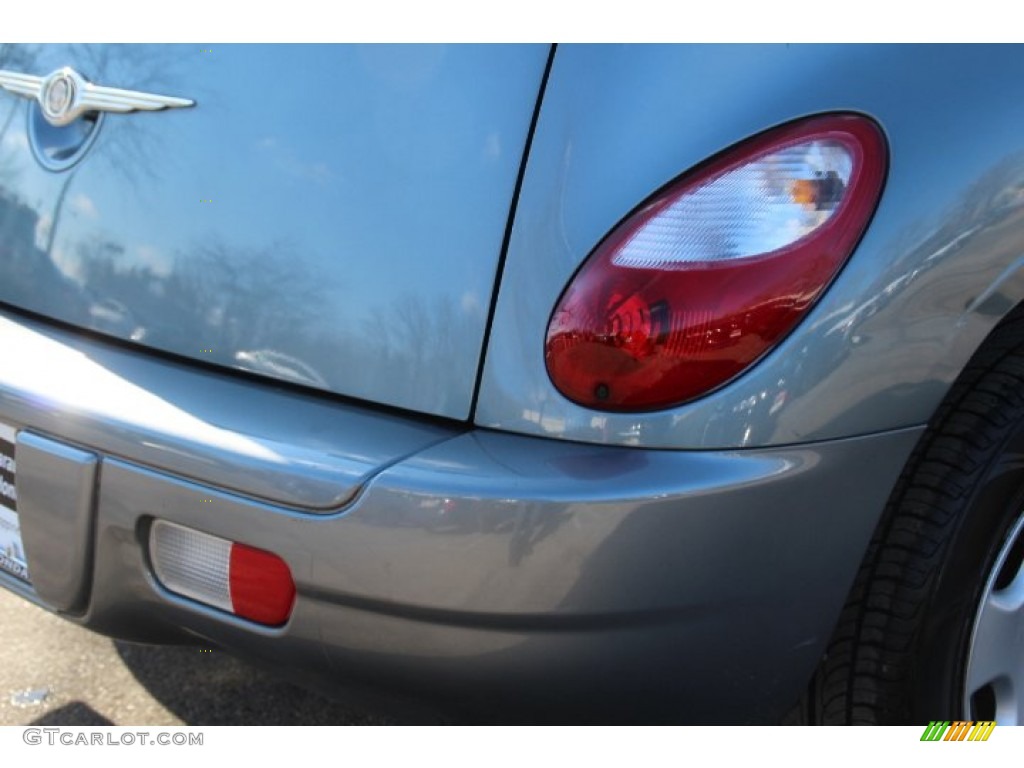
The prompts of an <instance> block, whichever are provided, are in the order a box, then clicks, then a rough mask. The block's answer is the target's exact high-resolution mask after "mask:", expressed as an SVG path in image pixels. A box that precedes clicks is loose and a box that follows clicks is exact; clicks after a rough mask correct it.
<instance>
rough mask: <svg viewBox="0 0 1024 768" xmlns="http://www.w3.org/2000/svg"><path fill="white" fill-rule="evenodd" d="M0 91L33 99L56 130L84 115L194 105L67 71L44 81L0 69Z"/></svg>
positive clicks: (69, 69) (40, 78) (55, 73)
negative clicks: (99, 83) (112, 85)
mask: <svg viewBox="0 0 1024 768" xmlns="http://www.w3.org/2000/svg"><path fill="white" fill-rule="evenodd" d="M0 88H6V89H7V90H8V91H10V92H11V93H16V94H18V95H19V96H24V97H25V98H28V99H35V100H36V101H38V102H39V106H40V107H41V108H42V111H43V117H45V118H46V120H47V122H49V123H50V124H51V125H58V126H59V125H68V124H69V123H72V122H74V121H75V120H76V119H77V118H78V117H80V116H81V115H83V114H85V113H86V112H135V111H136V110H157V109H172V108H175V107H191V106H192V105H193V104H195V102H194V101H192V100H191V99H179V98H176V97H174V96H160V95H159V94H156V93H143V92H141V91H126V90H123V89H121V88H108V87H106V86H104V85H93V84H92V83H90V82H89V81H88V80H86V79H85V78H84V77H82V76H81V75H80V74H78V73H77V72H75V70H73V69H71V68H70V67H64V68H63V69H58V70H57V71H56V72H53V73H51V74H49V75H47V76H46V77H38V76H37V75H23V74H21V73H20V72H11V71H9V70H6V69H0Z"/></svg>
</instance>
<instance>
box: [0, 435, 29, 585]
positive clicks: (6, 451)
mask: <svg viewBox="0 0 1024 768" xmlns="http://www.w3.org/2000/svg"><path fill="white" fill-rule="evenodd" d="M14 438H15V432H14V429H12V428H11V427H9V426H7V425H6V424H0V571H5V572H6V573H10V574H13V575H14V576H17V577H18V578H19V579H24V580H25V581H28V565H27V564H26V563H25V547H24V546H22V543H21V526H20V525H18V490H17V483H16V479H15V475H16V474H17V472H16V470H17V465H16V464H15V463H14Z"/></svg>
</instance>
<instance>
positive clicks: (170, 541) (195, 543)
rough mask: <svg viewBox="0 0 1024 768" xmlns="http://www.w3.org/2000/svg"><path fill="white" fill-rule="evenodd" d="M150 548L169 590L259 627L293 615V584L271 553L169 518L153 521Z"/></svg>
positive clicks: (279, 559) (155, 567) (289, 575)
mask: <svg viewBox="0 0 1024 768" xmlns="http://www.w3.org/2000/svg"><path fill="white" fill-rule="evenodd" d="M149 550H150V556H151V557H152V559H153V570H154V571H155V572H156V577H157V580H158V581H159V582H160V583H161V584H162V585H163V586H164V587H166V588H167V589H168V590H170V591H171V592H175V593H177V594H179V595H183V596H185V597H190V598H192V599H193V600H196V601H198V602H200V603H204V604H206V605H212V606H213V607H215V608H220V609H221V610H222V611H227V612H228V613H233V614H235V615H236V616H241V617H243V618H246V619H249V620H250V621H256V622H259V623H260V624H269V625H271V626H279V625H281V624H284V623H285V622H286V621H287V620H288V617H289V616H290V615H291V612H292V605H293V604H294V602H295V582H294V581H293V580H292V574H291V571H290V570H289V569H288V565H287V564H286V563H285V562H284V560H282V559H281V558H280V557H278V556H277V555H275V554H273V553H272V552H267V551H266V550H263V549H256V548H255V547H250V546H247V545H245V544H239V543H238V542H233V541H229V540H228V539H222V538H220V537H219V536H211V535H210V534H208V533H200V532H199V531H196V530H193V529H192V528H186V527H185V526H183V525H177V524H176V523H169V522H167V521H166V520H157V521H155V522H154V523H153V526H152V528H151V529H150V534H149Z"/></svg>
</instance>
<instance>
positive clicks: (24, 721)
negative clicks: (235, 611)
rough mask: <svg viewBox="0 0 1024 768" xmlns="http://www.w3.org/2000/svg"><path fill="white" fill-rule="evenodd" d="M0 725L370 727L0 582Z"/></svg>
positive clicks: (337, 709) (239, 665)
mask: <svg viewBox="0 0 1024 768" xmlns="http://www.w3.org/2000/svg"><path fill="white" fill-rule="evenodd" d="M0 617H2V618H0V621H2V626H3V629H4V632H3V639H4V642H3V645H2V646H0V725H378V724H388V722H389V721H387V720H385V719H383V718H381V717H378V716H373V715H369V714H365V713H360V712H355V711H353V710H351V709H348V708H345V707H342V706H341V705H339V704H337V703H335V702H333V701H330V700H329V699H325V698H323V697H321V696H318V695H316V694H314V693H310V692H307V691H305V690H303V689H301V688H296V687H295V686H293V685H290V684H288V683H285V682H282V681H280V680H276V679H274V678H273V677H271V676H270V675H268V674H266V673H265V672H263V671H262V670H257V669H255V668H253V667H251V666H249V665H247V664H244V663H243V662H240V661H238V660H236V659H233V658H231V657H230V656H227V655H225V654H223V653H221V652H219V651H200V650H199V649H197V648H181V647H159V646H148V645H135V644H132V643H122V642H117V641H113V640H110V639H109V638H106V637H102V636H100V635H96V634H94V633H92V632H88V631H86V630H84V629H82V628H80V627H77V626H75V625H73V624H71V623H70V622H67V621H64V620H63V619H59V618H57V617H56V616H53V615H51V614H49V613H47V612H46V611H44V610H42V609H40V608H38V607H36V606H34V605H32V604H30V603H27V602H25V601H24V600H22V599H21V598H19V597H16V596H14V595H12V594H9V593H7V592H6V591H4V590H2V589H0Z"/></svg>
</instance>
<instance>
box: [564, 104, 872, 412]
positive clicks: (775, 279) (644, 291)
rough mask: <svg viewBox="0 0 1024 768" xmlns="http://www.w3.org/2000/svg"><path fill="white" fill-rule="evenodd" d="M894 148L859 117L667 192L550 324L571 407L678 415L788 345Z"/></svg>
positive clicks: (789, 132)
mask: <svg viewBox="0 0 1024 768" xmlns="http://www.w3.org/2000/svg"><path fill="white" fill-rule="evenodd" d="M885 167H886V146H885V139H884V138H883V136H882V133H881V131H880V130H879V128H878V127H877V126H876V125H875V123H874V122H872V121H871V120H869V119H867V118H865V117H861V116H858V115H828V116H823V117H815V118H810V119H807V120H803V121H800V122H798V123H793V124H790V125H787V126H784V127H782V128H778V129H775V130H772V131H769V132H767V133H764V134H762V135H760V136H757V137H755V138H753V139H751V140H749V141H747V142H745V143H743V144H740V145H739V146H737V147H735V148H734V149H732V150H731V151H729V152H727V153H725V154H724V155H722V156H721V157H719V158H717V159H715V160H714V161H712V162H710V163H708V164H706V165H704V166H703V167H701V168H699V169H697V170H696V171H694V172H692V173H689V174H686V175H685V176H683V177H681V178H680V179H678V180H677V181H675V182H673V183H672V184H670V185H669V186H668V187H666V188H665V189H664V190H663V191H661V192H659V193H658V194H656V195H655V196H654V197H653V198H652V199H651V200H650V201H649V202H648V203H646V204H645V205H643V206H642V207H641V208H640V209H639V210H638V211H637V212H636V213H634V214H632V215H631V216H629V217H628V218H627V219H626V220H625V221H623V222H622V223H621V224H620V225H619V226H617V227H616V228H615V229H614V230H613V231H612V232H611V234H609V235H608V236H607V237H606V238H605V239H604V241H602V243H601V244H600V245H599V246H598V247H597V250H596V251H594V253H593V254H592V255H591V256H590V257H589V258H588V259H587V261H586V262H585V263H584V265H583V267H582V268H581V269H580V271H579V272H578V273H577V275H576V276H575V278H574V279H573V280H572V281H571V282H570V284H569V287H568V288H567V289H566V291H565V293H564V294H563V296H562V298H561V300H560V301H559V303H558V306H557V307H556V308H555V312H554V315H553V316H552V318H551V323H550V324H549V326H548V334H547V346H546V359H547V367H548V373H549V374H550V376H551V380H552V381H553V382H554V384H555V386H556V387H557V388H558V390H559V391H560V392H561V393H562V394H564V395H565V396H566V397H568V398H569V399H570V400H573V401H574V402H577V403H579V404H581V405H585V406H588V407H591V408H598V409H601V410H608V411H640V410H651V409H656V408H665V407H668V406H672V405H678V404H681V403H684V402H686V401H688V400H692V399H693V398H696V397H698V396H700V395H703V394H705V393H707V392H708V391H710V390H712V389H714V388H715V387H718V386H720V385H721V384H724V383H725V382H727V381H729V380H730V379H732V378H733V377H735V376H736V375H738V374H739V373H740V372H741V371H743V370H744V369H745V368H747V367H748V366H750V365H751V364H752V363H753V362H754V361H756V360H757V359H758V358H760V357H761V356H762V355H764V354H765V352H767V351H768V350H769V349H771V347H772V346H774V345H775V344H776V343H777V342H779V341H780V340H781V339H782V338H783V337H784V336H785V335H786V334H787V333H788V332H789V331H790V330H792V328H793V327H794V326H795V325H796V323H797V322H798V321H799V320H800V318H801V317H802V316H803V315H804V314H805V313H806V312H807V310H808V309H809V308H810V307H811V305H812V304H813V303H814V301H815V300H816V299H817V298H818V297H819V296H820V295H821V293H822V291H824V289H825V287H826V286H827V285H828V284H829V282H830V281H831V280H832V278H833V277H834V276H835V275H836V273H837V272H838V271H839V268H840V267H841V266H842V265H843V263H844V262H845V261H846V259H847V258H848V257H849V255H850V253H851V252H852V251H853V248H854V246H855V245H856V243H857V241H858V239H859V238H860V236H861V234H862V233H863V232H864V228H865V227H866V226H867V223H868V219H869V218H870V217H871V214H872V212H873V211H874V209H875V205H876V204H877V202H878V197H879V195H880V194H881V190H882V182H883V179H884V176H885Z"/></svg>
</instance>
